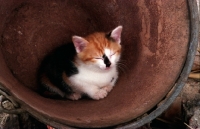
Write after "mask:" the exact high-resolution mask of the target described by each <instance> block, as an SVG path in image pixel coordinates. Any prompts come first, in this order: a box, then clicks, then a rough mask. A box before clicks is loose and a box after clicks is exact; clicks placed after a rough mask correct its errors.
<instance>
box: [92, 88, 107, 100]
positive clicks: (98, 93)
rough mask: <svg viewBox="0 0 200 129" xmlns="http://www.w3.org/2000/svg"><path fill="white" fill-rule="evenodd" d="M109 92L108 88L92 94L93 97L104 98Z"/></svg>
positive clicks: (96, 98)
mask: <svg viewBox="0 0 200 129" xmlns="http://www.w3.org/2000/svg"><path fill="white" fill-rule="evenodd" d="M107 94H108V92H107V91H106V90H103V89H100V90H98V91H97V92H96V93H95V94H94V95H93V96H92V98H93V99H95V100H99V99H103V98H105V97H106V96H107Z"/></svg>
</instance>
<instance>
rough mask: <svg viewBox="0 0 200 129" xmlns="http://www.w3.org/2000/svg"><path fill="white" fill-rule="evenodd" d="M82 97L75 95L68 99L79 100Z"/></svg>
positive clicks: (78, 94)
mask: <svg viewBox="0 0 200 129" xmlns="http://www.w3.org/2000/svg"><path fill="white" fill-rule="evenodd" d="M81 97H82V95H81V94H80V93H73V94H71V95H70V96H69V97H68V98H69V99H71V100H79V99H80V98H81Z"/></svg>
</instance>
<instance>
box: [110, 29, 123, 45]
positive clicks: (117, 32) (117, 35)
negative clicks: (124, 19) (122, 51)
mask: <svg viewBox="0 0 200 129" xmlns="http://www.w3.org/2000/svg"><path fill="white" fill-rule="evenodd" d="M122 28H123V27H122V26H118V27H116V28H115V29H114V30H112V32H111V34H110V37H111V38H113V39H114V40H115V41H116V42H117V43H119V44H120V43H121V33H122Z"/></svg>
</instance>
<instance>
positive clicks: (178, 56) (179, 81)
mask: <svg viewBox="0 0 200 129" xmlns="http://www.w3.org/2000/svg"><path fill="white" fill-rule="evenodd" d="M0 3H1V4H0V34H1V40H0V62H1V63H0V85H1V89H3V91H5V92H6V93H7V94H9V95H11V96H12V97H14V100H15V101H16V103H18V104H19V106H20V108H22V109H23V110H25V111H28V112H29V113H30V114H31V115H33V116H34V117H36V118H37V119H38V120H40V121H42V122H44V123H47V124H49V125H52V126H55V127H59V128H61V127H85V128H94V127H109V126H114V127H116V125H120V124H122V123H123V128H137V127H139V126H141V125H143V124H145V123H147V122H150V121H151V120H152V119H154V118H155V117H156V116H158V115H160V114H161V113H162V112H163V111H164V110H165V109H166V108H167V107H168V106H169V105H170V104H171V103H172V102H173V100H174V99H175V97H176V96H177V95H178V93H179V92H180V90H181V88H182V87H183V85H184V83H185V81H186V79H187V76H188V73H189V71H190V69H191V66H192V61H193V57H194V52H195V48H196V44H197V34H198V24H197V23H198V20H197V16H198V15H197V6H196V3H195V0H188V1H186V0H163V1H160V0H154V1H153V0H138V1H136V0H129V1H128V0H126V1H124V0H117V1H116V0H101V1H100V0H99V1H94V0H87V1H81V0H73V1H72V0H57V1H55V0H43V1H41V0H0ZM118 25H123V33H122V45H123V55H122V58H121V59H122V60H121V63H122V65H120V67H122V68H120V69H119V71H120V76H119V80H118V82H117V84H116V86H115V87H114V89H113V90H112V92H111V93H109V95H108V96H107V97H106V98H105V99H102V100H99V101H95V100H90V99H82V100H79V101H70V100H53V99H48V98H44V97H42V96H40V95H39V94H38V93H37V89H38V85H37V81H36V80H37V70H38V67H39V65H40V63H41V61H42V59H43V58H44V57H45V55H46V54H48V53H49V52H50V51H51V50H53V49H54V48H56V47H58V46H60V45H61V44H64V43H66V42H68V41H70V40H71V36H72V35H80V36H85V35H87V34H90V33H92V32H94V31H110V30H112V29H113V28H115V27H116V26H118ZM160 102H162V103H160ZM157 105H159V106H157ZM151 109H152V110H151ZM136 118H137V119H136ZM127 122H128V123H127ZM121 126H122V125H121ZM117 127H118V126H117Z"/></svg>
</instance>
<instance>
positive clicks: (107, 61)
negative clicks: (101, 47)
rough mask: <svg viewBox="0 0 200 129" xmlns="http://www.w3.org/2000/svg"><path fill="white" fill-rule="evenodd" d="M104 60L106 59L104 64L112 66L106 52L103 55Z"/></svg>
mask: <svg viewBox="0 0 200 129" xmlns="http://www.w3.org/2000/svg"><path fill="white" fill-rule="evenodd" d="M103 60H104V64H105V65H106V67H110V65H111V62H110V60H109V59H108V57H107V56H106V55H105V54H104V55H103Z"/></svg>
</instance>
